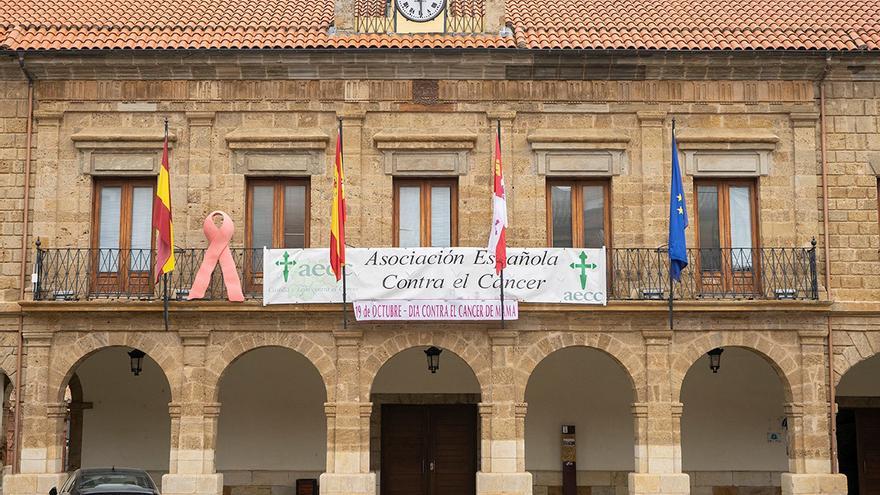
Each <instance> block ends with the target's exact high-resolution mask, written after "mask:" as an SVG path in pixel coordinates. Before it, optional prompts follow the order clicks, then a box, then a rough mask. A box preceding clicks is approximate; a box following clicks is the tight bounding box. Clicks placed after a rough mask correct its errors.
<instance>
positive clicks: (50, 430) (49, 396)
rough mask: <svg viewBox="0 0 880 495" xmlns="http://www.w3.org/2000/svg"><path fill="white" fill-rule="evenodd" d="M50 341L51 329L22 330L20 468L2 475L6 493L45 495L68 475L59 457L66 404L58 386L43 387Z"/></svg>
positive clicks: (46, 378) (61, 449)
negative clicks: (23, 353)
mask: <svg viewBox="0 0 880 495" xmlns="http://www.w3.org/2000/svg"><path fill="white" fill-rule="evenodd" d="M51 343H52V334H51V333H48V332H25V334H24V349H25V353H26V354H25V368H24V370H23V375H24V376H23V379H24V380H23V381H24V390H23V396H22V401H23V402H22V404H21V407H22V412H21V429H20V433H21V437H20V439H19V444H20V446H19V452H20V455H21V461H20V470H19V473H17V474H11V475H8V476H5V477H4V479H3V493H4V494H5V495H45V494H46V493H48V491H49V489H50V488H52V487H54V486H61V484H62V483H63V482H64V479H65V478H66V477H67V476H66V474H65V473H64V465H63V464H64V460H63V457H62V455H63V448H62V446H63V438H64V418H65V415H66V404H65V403H63V402H61V391H60V390H48V389H47V387H46V383H48V382H49V350H50V346H51Z"/></svg>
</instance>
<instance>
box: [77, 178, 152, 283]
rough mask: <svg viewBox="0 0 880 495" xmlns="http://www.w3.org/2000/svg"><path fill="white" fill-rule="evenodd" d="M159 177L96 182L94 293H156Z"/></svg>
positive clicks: (93, 232) (93, 242)
mask: <svg viewBox="0 0 880 495" xmlns="http://www.w3.org/2000/svg"><path fill="white" fill-rule="evenodd" d="M154 182H155V179H108V180H100V181H97V182H95V202H94V203H95V204H94V208H95V210H94V214H93V221H94V225H93V228H92V235H93V238H92V245H93V246H94V247H95V248H96V249H95V251H94V254H95V255H94V258H93V263H94V264H95V266H96V270H94V273H95V275H94V277H95V278H94V279H93V281H92V282H93V292H97V293H104V294H114V293H119V292H129V293H136V292H143V293H148V292H152V280H151V277H150V272H151V270H152V265H153V256H152V248H153V236H152V231H153V227H152V223H153V190H154Z"/></svg>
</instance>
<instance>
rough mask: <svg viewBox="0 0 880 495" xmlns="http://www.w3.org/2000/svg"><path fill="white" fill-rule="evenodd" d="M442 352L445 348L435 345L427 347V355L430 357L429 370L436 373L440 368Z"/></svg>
mask: <svg viewBox="0 0 880 495" xmlns="http://www.w3.org/2000/svg"><path fill="white" fill-rule="evenodd" d="M441 352H443V349H438V348H436V347H434V346H431V347H428V348H427V349H425V356H427V357H428V371H430V372H431V373H436V372H437V370H439V369H440V353H441Z"/></svg>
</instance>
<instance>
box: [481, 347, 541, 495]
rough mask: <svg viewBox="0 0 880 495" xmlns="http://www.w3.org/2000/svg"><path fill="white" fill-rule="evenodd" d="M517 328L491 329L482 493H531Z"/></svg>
mask: <svg viewBox="0 0 880 495" xmlns="http://www.w3.org/2000/svg"><path fill="white" fill-rule="evenodd" d="M516 336H517V333H516V332H515V331H504V330H492V331H490V332H489V339H490V341H491V346H492V348H491V352H492V374H491V383H490V384H489V387H488V392H486V391H485V390H484V397H483V402H482V403H481V404H480V406H479V407H480V426H481V428H480V430H481V431H480V434H481V442H480V445H481V450H482V454H481V465H480V470H479V471H478V472H477V494H478V495H508V494H517V495H531V493H532V474H531V473H529V472H526V470H525V435H524V433H525V411H526V405H525V404H523V403H519V402H517V401H516V384H515V383H514V381H513V377H514V376H515V375H516V373H515V372H514V369H513V362H514V357H515V345H516Z"/></svg>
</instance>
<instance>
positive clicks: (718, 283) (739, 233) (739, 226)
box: [695, 180, 758, 293]
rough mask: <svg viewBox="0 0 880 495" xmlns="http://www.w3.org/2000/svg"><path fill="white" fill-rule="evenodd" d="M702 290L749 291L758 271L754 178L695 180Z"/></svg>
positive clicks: (750, 291) (752, 287)
mask: <svg viewBox="0 0 880 495" xmlns="http://www.w3.org/2000/svg"><path fill="white" fill-rule="evenodd" d="M695 189H696V202H695V208H696V212H697V246H698V247H699V248H700V255H699V259H698V260H697V261H698V263H699V270H700V273H701V280H700V282H701V284H702V291H703V292H704V293H705V292H723V293H731V292H733V293H752V292H754V289H755V287H756V286H755V283H756V277H757V273H756V271H755V270H753V267H754V266H755V265H756V260H755V259H754V258H755V256H756V254H757V253H758V251H756V250H755V248H757V246H758V238H757V237H758V236H757V221H756V211H757V197H756V196H757V195H756V192H755V183H754V182H753V181H742V180H711V181H709V180H706V181H702V180H701V181H696V183H695Z"/></svg>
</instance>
